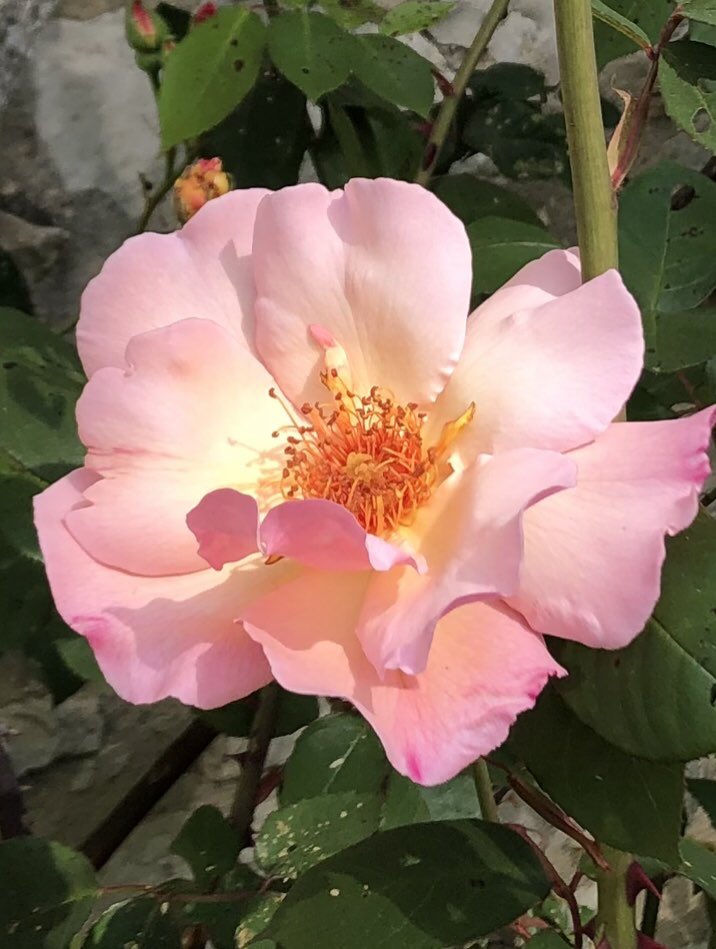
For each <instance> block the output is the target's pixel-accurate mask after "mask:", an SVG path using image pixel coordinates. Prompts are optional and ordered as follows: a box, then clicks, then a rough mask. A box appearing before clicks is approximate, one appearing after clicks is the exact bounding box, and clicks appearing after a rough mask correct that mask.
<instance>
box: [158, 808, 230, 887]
mask: <svg viewBox="0 0 716 949" xmlns="http://www.w3.org/2000/svg"><path fill="white" fill-rule="evenodd" d="M171 851H172V853H175V854H176V855H177V856H179V857H183V858H184V860H186V862H187V863H188V864H189V867H190V868H191V872H192V874H193V876H194V879H195V880H196V882H197V883H198V884H199V885H200V886H201V887H205V888H209V887H211V886H212V885H213V884H214V883H215V882H216V880H217V878H218V877H220V876H223V874H225V873H228V872H229V870H231V869H232V867H233V866H234V864H235V863H236V861H237V860H238V857H239V852H240V851H241V836H240V834H239V833H238V832H237V831H236V830H235V829H234V828H233V827H232V826H231V824H229V822H228V821H227V820H226V818H225V817H224V815H223V814H222V813H221V811H219V810H218V809H217V808H215V807H212V806H211V805H209V804H204V805H202V806H201V807H199V808H197V810H195V811H194V813H193V814H192V815H191V816H190V817H189V818H188V820H187V821H186V822H185V823H184V826H183V827H182V829H181V830H180V831H179V833H178V834H177V836H176V838H175V839H174V841H173V843H172V846H171Z"/></svg>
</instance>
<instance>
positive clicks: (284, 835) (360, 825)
mask: <svg viewBox="0 0 716 949" xmlns="http://www.w3.org/2000/svg"><path fill="white" fill-rule="evenodd" d="M380 805H381V801H380V798H379V797H377V796H376V795H374V794H357V793H356V792H355V791H346V792H343V793H342V794H324V795H321V796H320V797H315V798H308V799H307V800H303V801H298V802H297V803H296V804H289V805H287V806H286V807H280V808H279V809H278V810H277V811H273V812H272V813H271V814H269V816H268V817H267V818H266V820H265V822H264V824H263V826H262V827H261V830H260V831H259V834H258V837H257V838H256V858H257V860H258V861H259V864H260V865H261V868H262V869H263V870H264V872H265V873H267V874H268V875H269V876H280V877H282V878H284V879H291V878H294V877H297V876H299V875H300V874H302V873H305V871H306V870H308V869H309V868H310V867H313V866H315V865H316V864H317V863H320V861H321V860H324V859H325V858H326V857H330V856H332V855H333V854H335V853H338V852H339V851H340V850H345V849H346V847H350V846H351V845H352V844H355V843H357V842H358V841H360V840H363V839H364V838H366V837H369V836H370V835H371V834H374V833H375V832H376V830H377V829H378V823H379V821H380Z"/></svg>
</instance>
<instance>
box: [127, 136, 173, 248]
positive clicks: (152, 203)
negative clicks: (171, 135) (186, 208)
mask: <svg viewBox="0 0 716 949" xmlns="http://www.w3.org/2000/svg"><path fill="white" fill-rule="evenodd" d="M176 157H177V150H176V148H170V149H169V151H168V152H167V153H166V156H165V163H164V179H163V180H162V182H161V184H160V185H158V186H157V187H156V188H155V189H154V190H153V191H152V193H151V194H150V195H148V196H147V199H146V201H145V202H144V210H143V211H142V216H141V217H140V219H139V221H138V222H137V229H136V231H135V234H141V233H142V232H143V231H146V229H147V226H148V224H149V221H150V220H151V217H152V214H154V212H155V211H156V209H157V207H158V206H159V205H160V204H161V202H162V201H163V200H164V198H165V197H166V196H167V195H168V194H169V192H170V191H171V190H172V188H173V187H174V182H175V181H176V179H177V169H176Z"/></svg>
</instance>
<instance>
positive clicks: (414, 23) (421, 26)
mask: <svg viewBox="0 0 716 949" xmlns="http://www.w3.org/2000/svg"><path fill="white" fill-rule="evenodd" d="M454 6H455V4H454V3H445V2H444V0H403V2H402V3H399V4H398V5H397V6H395V7H393V8H392V9H390V10H388V12H387V13H386V15H385V17H384V19H383V21H382V23H381V24H380V31H381V33H385V34H386V35H387V36H398V35H400V34H401V33H417V32H418V31H419V30H426V29H427V28H428V27H429V26H433V25H434V24H435V23H438V22H439V21H440V20H442V19H443V18H444V17H446V16H447V15H448V13H449V12H450V11H451V10H452V9H453V7H454Z"/></svg>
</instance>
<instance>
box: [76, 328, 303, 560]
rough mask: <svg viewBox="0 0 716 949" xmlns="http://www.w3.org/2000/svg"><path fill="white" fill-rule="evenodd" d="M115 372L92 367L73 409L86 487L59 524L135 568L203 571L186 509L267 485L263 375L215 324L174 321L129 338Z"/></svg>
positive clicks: (271, 487) (272, 418)
mask: <svg viewBox="0 0 716 949" xmlns="http://www.w3.org/2000/svg"><path fill="white" fill-rule="evenodd" d="M127 364H128V366H129V368H128V369H126V370H125V371H123V370H121V369H117V368H114V367H107V368H105V369H100V370H98V371H97V372H96V373H95V374H94V376H93V377H92V378H91V379H90V381H89V382H88V384H87V386H86V387H85V390H84V392H83V394H82V396H81V398H80V400H79V403H78V405H77V420H78V424H79V432H80V438H81V439H82V441H83V443H84V444H85V445H86V446H87V448H88V454H87V462H86V463H87V465H88V466H89V467H90V468H92V469H93V470H94V471H97V472H99V473H100V474H102V475H103V476H104V477H105V478H106V479H107V481H110V482H112V483H111V484H108V483H107V482H106V481H105V482H99V483H98V484H96V485H94V486H93V487H92V488H91V489H90V491H89V493H88V495H87V500H88V501H89V502H91V503H90V504H87V505H85V506H83V507H80V508H78V509H77V510H75V511H73V512H72V513H71V514H70V515H68V518H67V524H68V527H69V528H70V530H71V531H72V533H73V535H74V536H75V538H76V539H77V540H78V541H79V543H81V544H82V545H83V547H85V549H86V550H87V551H88V552H89V553H90V554H91V555H92V556H93V557H95V558H96V559H97V560H100V561H101V562H102V563H104V564H107V565H108V566H113V567H119V568H121V569H126V570H129V571H131V572H133V573H140V574H144V575H155V576H158V575H163V574H171V573H184V572H187V571H190V570H203V569H205V567H206V562H205V561H204V560H203V559H202V558H201V557H200V556H199V554H198V552H197V544H196V538H195V537H194V535H193V534H192V533H191V531H190V530H189V528H188V527H187V525H186V520H185V519H186V515H187V513H188V512H189V511H190V510H191V509H192V508H193V507H195V506H196V505H197V504H198V503H199V501H200V500H201V499H202V497H203V496H204V495H205V494H207V493H208V492H209V491H212V490H214V489H216V488H221V487H235V488H236V489H237V490H239V491H242V492H244V493H248V494H252V495H254V496H256V497H257V499H258V500H259V502H260V503H262V501H266V502H267V503H268V501H270V500H271V498H272V497H273V495H274V494H275V493H276V488H277V483H278V479H279V478H280V472H281V463H282V462H281V448H280V445H279V444H278V442H277V440H276V439H274V438H272V432H273V431H274V430H275V429H277V428H279V427H280V426H281V425H283V423H284V421H285V418H284V414H283V410H282V409H281V406H280V405H279V403H278V402H277V401H276V400H275V399H272V398H271V397H270V396H269V389H270V388H271V385H272V380H271V378H270V377H269V375H268V373H267V371H266V370H265V369H264V367H263V366H262V365H261V363H259V361H258V360H257V359H256V358H255V357H254V356H252V355H251V353H249V352H248V350H247V349H246V348H245V347H244V346H243V345H242V344H241V343H240V342H239V341H238V340H237V339H236V337H235V336H232V335H231V334H230V333H229V332H228V331H227V330H226V329H224V328H223V327H221V326H218V325H217V324H216V323H213V322H211V321H209V320H184V321H182V322H180V323H175V324H173V325H172V326H167V327H163V328H161V329H158V330H152V331H150V332H149V333H144V334H142V335H140V336H136V337H134V339H132V340H131V342H130V343H129V345H128V347H127Z"/></svg>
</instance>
